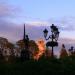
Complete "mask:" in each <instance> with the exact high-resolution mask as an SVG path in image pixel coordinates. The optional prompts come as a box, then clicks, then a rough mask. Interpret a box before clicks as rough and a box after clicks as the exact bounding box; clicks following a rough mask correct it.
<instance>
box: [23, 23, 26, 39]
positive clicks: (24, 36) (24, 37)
mask: <svg viewBox="0 0 75 75" xmlns="http://www.w3.org/2000/svg"><path fill="white" fill-rule="evenodd" d="M25 39H26V31H25V24H24V34H23V40H25Z"/></svg>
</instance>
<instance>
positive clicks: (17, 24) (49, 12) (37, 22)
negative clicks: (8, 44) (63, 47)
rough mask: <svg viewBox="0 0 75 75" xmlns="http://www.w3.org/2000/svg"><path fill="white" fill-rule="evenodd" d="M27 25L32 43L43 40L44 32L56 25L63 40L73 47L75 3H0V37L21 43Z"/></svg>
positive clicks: (14, 0)
mask: <svg viewBox="0 0 75 75" xmlns="http://www.w3.org/2000/svg"><path fill="white" fill-rule="evenodd" d="M24 23H26V28H27V29H26V32H27V33H28V34H29V37H30V38H31V39H36V40H37V39H40V38H43V33H42V31H43V29H44V28H45V27H46V28H48V29H49V26H50V25H51V24H52V23H54V24H55V25H56V26H58V28H59V30H60V39H66V38H67V40H69V41H72V43H74V41H75V0H0V36H3V37H7V38H9V40H13V41H15V39H16V40H18V39H21V38H22V36H23V34H22V33H23V24H24ZM62 42H63V41H62ZM64 42H65V41H64Z"/></svg>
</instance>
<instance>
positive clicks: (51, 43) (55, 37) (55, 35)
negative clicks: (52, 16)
mask: <svg viewBox="0 0 75 75" xmlns="http://www.w3.org/2000/svg"><path fill="white" fill-rule="evenodd" d="M50 28H51V35H49V37H48V38H47V35H48V30H47V29H45V30H44V31H43V33H44V37H45V39H46V40H49V39H51V41H48V42H47V43H46V46H47V47H49V46H50V47H52V54H51V56H52V57H53V56H54V54H53V47H55V46H58V42H57V40H58V37H59V30H58V28H57V27H56V26H55V25H54V24H52V25H51V26H50Z"/></svg>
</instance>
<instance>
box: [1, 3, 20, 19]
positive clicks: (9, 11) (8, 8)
mask: <svg viewBox="0 0 75 75" xmlns="http://www.w3.org/2000/svg"><path fill="white" fill-rule="evenodd" d="M19 11H20V12H21V9H20V8H18V7H15V6H13V5H8V4H5V3H2V4H0V18H7V17H10V18H11V17H15V16H16V15H17V14H18V13H19Z"/></svg>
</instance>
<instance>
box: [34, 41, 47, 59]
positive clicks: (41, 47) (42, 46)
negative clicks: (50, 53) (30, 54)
mask: <svg viewBox="0 0 75 75" xmlns="http://www.w3.org/2000/svg"><path fill="white" fill-rule="evenodd" d="M37 45H38V48H39V50H38V52H36V53H35V55H34V59H35V60H38V59H39V58H40V57H41V56H42V55H43V54H44V53H45V50H46V49H45V42H44V41H43V40H39V41H37Z"/></svg>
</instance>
